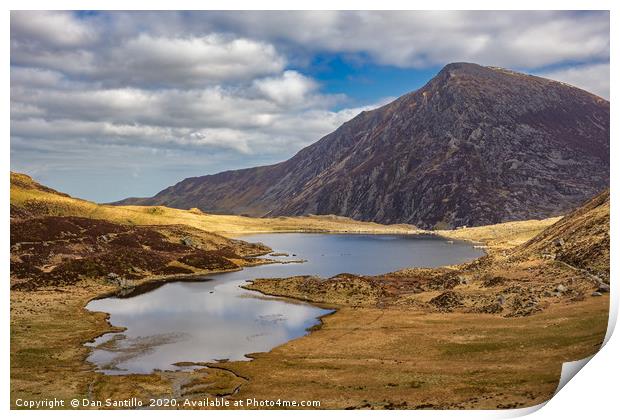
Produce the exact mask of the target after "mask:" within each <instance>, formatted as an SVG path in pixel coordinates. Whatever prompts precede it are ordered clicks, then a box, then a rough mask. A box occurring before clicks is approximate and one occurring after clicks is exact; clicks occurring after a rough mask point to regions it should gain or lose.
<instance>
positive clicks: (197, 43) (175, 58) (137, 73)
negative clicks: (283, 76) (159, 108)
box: [100, 34, 286, 86]
mask: <svg viewBox="0 0 620 420" xmlns="http://www.w3.org/2000/svg"><path fill="white" fill-rule="evenodd" d="M107 61H108V62H112V63H114V64H116V65H115V66H114V67H107V68H105V69H104V70H103V71H101V72H100V73H102V74H101V76H103V77H106V76H107V77H110V78H114V79H115V80H117V81H118V80H123V81H125V82H126V83H130V84H134V85H135V84H143V83H151V84H157V85H162V84H163V85H170V86H187V85H190V86H199V85H204V84H206V83H210V82H225V81H231V80H244V79H248V78H253V77H257V76H263V75H268V74H274V73H278V72H281V71H282V70H283V69H284V66H285V64H286V60H285V59H284V57H282V56H281V55H279V54H278V53H277V51H276V49H275V48H274V47H273V45H270V44H267V43H264V42H256V41H253V40H249V39H245V38H234V39H227V38H226V37H224V36H221V35H219V34H210V35H206V36H200V37H187V38H186V37H183V38H171V37H153V36H150V35H146V34H142V35H139V36H138V37H136V38H132V39H129V40H128V41H127V42H126V43H124V44H122V45H120V46H118V47H116V48H113V49H112V51H110V53H109V57H107ZM119 64H120V66H119ZM106 73H107V74H106Z"/></svg>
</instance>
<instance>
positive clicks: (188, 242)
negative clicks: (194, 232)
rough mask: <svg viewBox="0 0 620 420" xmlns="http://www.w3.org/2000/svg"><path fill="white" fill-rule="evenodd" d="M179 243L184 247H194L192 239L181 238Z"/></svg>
mask: <svg viewBox="0 0 620 420" xmlns="http://www.w3.org/2000/svg"><path fill="white" fill-rule="evenodd" d="M181 243H182V244H183V245H185V246H193V245H194V241H192V238H188V237H187V236H186V237H184V238H181Z"/></svg>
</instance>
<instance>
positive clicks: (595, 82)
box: [540, 63, 609, 99]
mask: <svg viewBox="0 0 620 420" xmlns="http://www.w3.org/2000/svg"><path fill="white" fill-rule="evenodd" d="M540 76H542V77H546V78H548V79H553V80H558V81H560V82H564V83H568V84H570V85H573V86H577V87H579V88H581V89H584V90H587V91H588V92H591V93H594V94H596V95H598V96H601V97H603V98H605V99H609V63H598V64H585V65H580V66H572V67H568V68H565V69H561V70H555V71H551V72H546V73H541V74H540Z"/></svg>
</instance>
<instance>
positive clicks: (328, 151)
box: [114, 63, 609, 228]
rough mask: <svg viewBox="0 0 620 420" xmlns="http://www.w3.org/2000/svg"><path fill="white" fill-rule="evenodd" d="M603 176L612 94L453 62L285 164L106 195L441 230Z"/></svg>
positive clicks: (489, 219)
mask: <svg viewBox="0 0 620 420" xmlns="http://www.w3.org/2000/svg"><path fill="white" fill-rule="evenodd" d="M608 182H609V102H608V101H606V100H604V99H602V98H600V97H597V96H596V95H593V94H591V93H588V92H586V91H583V90H581V89H578V88H575V87H572V86H570V85H567V84H564V83H561V82H555V81H552V80H548V79H544V78H540V77H537V76H530V75H526V74H523V73H518V72H514V71H512V70H507V69H498V68H490V67H482V66H479V65H476V64H470V63H453V64H449V65H447V66H445V67H444V68H443V69H442V70H441V71H440V72H439V73H438V74H437V76H435V77H434V78H433V79H431V80H430V81H429V82H428V83H426V84H425V85H424V86H423V87H422V88H420V89H418V90H416V91H413V92H410V93H407V94H405V95H403V96H401V97H399V98H397V99H396V100H394V101H393V102H391V103H389V104H386V105H384V106H382V107H379V108H377V109H375V110H372V111H365V112H362V113H360V114H358V115H357V116H356V117H354V118H353V119H351V120H349V121H347V122H345V123H344V124H343V125H341V126H340V127H339V128H338V129H336V130H335V131H334V132H332V133H330V134H328V135H326V136H324V137H322V138H321V139H320V140H319V141H317V142H316V143H314V144H312V145H309V146H307V147H305V148H304V149H302V150H300V151H299V152H298V153H297V154H295V155H294V156H293V157H292V158H290V159H288V160H286V161H284V162H280V163H277V164H273V165H268V166H262V167H255V168H247V169H241V170H233V171H225V172H221V173H218V174H214V175H205V176H201V177H193V178H187V179H185V180H183V181H181V182H179V183H177V184H175V185H174V186H171V187H168V188H166V189H164V190H162V191H161V192H160V193H158V194H156V195H155V196H154V197H150V198H129V199H125V200H121V201H119V202H117V203H114V204H144V205H166V206H171V207H179V208H191V207H197V208H200V209H201V210H203V211H205V212H210V213H236V214H248V215H252V216H281V215H302V214H337V215H343V216H347V217H352V218H354V219H358V220H364V221H377V222H381V223H411V224H414V225H417V226H421V227H425V228H444V227H455V226H460V225H484V224H491V223H500V222H505V221H512V220H520V219H531V218H544V217H549V216H556V215H559V214H562V213H566V212H567V211H570V210H572V209H573V208H575V207H576V206H577V205H579V204H580V203H581V202H582V201H583V200H584V199H586V198H587V197H590V196H593V195H594V194H595V193H597V192H599V191H601V190H603V189H604V188H605V187H606V186H607V184H608Z"/></svg>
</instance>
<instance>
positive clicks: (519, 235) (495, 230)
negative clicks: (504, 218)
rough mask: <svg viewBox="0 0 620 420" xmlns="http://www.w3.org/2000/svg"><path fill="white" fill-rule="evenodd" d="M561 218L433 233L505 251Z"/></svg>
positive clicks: (527, 239)
mask: <svg viewBox="0 0 620 420" xmlns="http://www.w3.org/2000/svg"><path fill="white" fill-rule="evenodd" d="M561 218H562V217H550V218H548V219H543V220H523V221H518V222H506V223H499V224H496V225H487V226H476V227H467V228H463V229H454V230H438V231H435V233H437V234H438V235H441V236H445V237H447V238H451V239H460V240H465V241H472V242H481V243H483V244H484V245H485V246H487V247H489V248H492V249H498V250H505V249H510V248H514V247H515V246H518V245H521V244H523V243H525V242H527V241H529V240H530V239H532V238H533V237H534V236H536V235H538V234H539V233H540V232H542V231H543V230H545V229H546V228H548V227H549V226H551V225H553V224H554V223H555V222H557V221H558V220H560V219H561Z"/></svg>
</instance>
